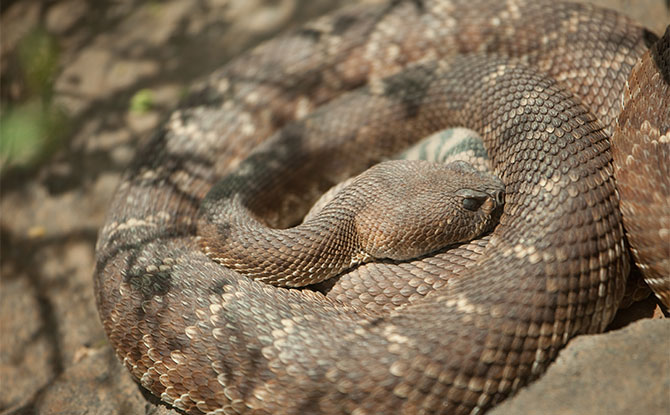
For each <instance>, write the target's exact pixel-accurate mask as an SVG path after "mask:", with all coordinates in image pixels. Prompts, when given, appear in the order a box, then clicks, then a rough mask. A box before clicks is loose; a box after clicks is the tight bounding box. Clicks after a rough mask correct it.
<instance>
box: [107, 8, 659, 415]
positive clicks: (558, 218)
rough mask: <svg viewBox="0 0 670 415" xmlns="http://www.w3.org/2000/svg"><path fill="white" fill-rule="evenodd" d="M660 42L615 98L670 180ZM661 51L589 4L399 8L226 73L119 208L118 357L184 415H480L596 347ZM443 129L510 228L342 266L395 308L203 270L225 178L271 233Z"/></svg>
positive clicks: (267, 50)
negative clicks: (470, 147)
mask: <svg viewBox="0 0 670 415" xmlns="http://www.w3.org/2000/svg"><path fill="white" fill-rule="evenodd" d="M669 36H670V34H668V33H667V32H666V35H665V36H664V38H663V40H662V41H661V42H659V43H657V44H656V46H654V49H653V51H652V53H651V54H649V55H648V57H647V58H646V59H645V61H644V62H646V65H653V67H654V68H655V69H652V70H648V69H644V68H643V70H641V71H640V72H638V74H639V76H638V77H637V78H636V79H633V78H631V79H632V80H631V83H630V85H629V88H628V89H627V91H629V92H630V96H631V97H632V98H631V102H632V101H635V100H637V99H638V98H637V97H638V96H640V95H642V96H645V97H647V98H648V99H650V100H651V101H652V104H650V105H651V106H650V108H653V109H654V111H660V115H659V116H658V118H655V119H650V120H642V121H644V122H643V123H642V124H641V125H642V127H641V128H642V129H643V131H644V133H645V136H646V137H651V139H649V140H647V141H649V142H654V141H655V142H656V143H657V144H655V145H656V146H657V147H659V146H660V147H662V148H663V149H664V150H663V152H661V151H659V152H657V154H659V155H660V157H661V160H660V163H661V164H663V166H662V167H661V168H664V169H666V171H667V165H668V163H667V162H668V158H667V157H668V156H667V155H668V152H667V146H668V138H667V137H668V136H667V134H668V133H667V131H668V125H667V120H668V119H670V117H668V116H665V115H667V112H668V102H669V100H668V88H667V85H668V77H667V74H668V67H669V65H668V61H669V59H668V42H669V41H668V37H669ZM654 41H655V36H654V35H653V34H651V33H649V32H648V31H646V30H644V29H642V28H640V27H638V26H636V25H635V24H633V23H632V22H631V21H629V20H628V19H626V18H624V17H622V16H619V15H617V14H616V13H614V12H610V11H606V10H601V9H598V8H594V7H590V6H585V5H579V4H567V3H555V2H543V1H530V0H529V1H522V0H508V1H484V0H467V1H459V0H434V1H430V0H408V1H391V2H390V3H389V4H386V5H376V6H371V5H364V6H357V7H353V8H349V9H345V10H342V11H340V12H337V13H334V14H333V15H331V16H328V17H326V18H323V19H320V20H317V21H315V22H314V23H312V24H310V25H307V26H306V27H304V28H303V29H301V30H299V31H297V32H296V33H294V34H291V35H288V36H284V37H281V38H278V39H275V40H272V41H270V42H268V43H266V44H264V45H261V46H260V47H258V48H256V49H255V50H253V51H251V52H249V53H247V54H245V55H243V56H241V57H240V58H238V59H236V60H234V61H233V62H231V63H230V64H228V65H227V66H225V67H224V68H223V69H222V70H221V71H219V72H218V73H216V74H214V75H213V76H212V77H211V78H210V79H209V80H208V81H207V82H206V83H205V84H203V85H202V86H201V87H200V88H199V89H198V90H197V91H196V92H195V93H193V94H192V95H191V97H190V98H189V99H188V100H186V101H185V102H184V104H183V105H182V107H181V108H180V109H179V110H177V111H176V112H174V113H173V114H172V116H171V117H170V119H169V120H168V121H167V122H166V123H165V124H164V125H163V127H162V128H161V129H160V130H159V131H158V132H157V133H156V134H155V135H154V136H153V137H152V138H151V139H150V140H149V141H148V142H147V143H146V144H145V145H144V146H143V147H142V148H141V149H140V151H139V153H138V155H137V157H136V158H135V161H134V162H133V163H132V165H131V166H130V167H129V169H128V171H127V173H126V175H125V176H124V179H123V181H122V184H121V185H120V187H119V189H118V190H117V192H116V194H115V196H114V199H113V201H112V204H111V207H110V213H109V217H108V219H107V222H106V225H105V226H104V227H103V229H102V230H101V232H100V236H99V240H98V244H97V248H96V250H97V268H96V273H95V283H96V297H97V302H98V309H99V312H100V316H101V319H102V322H103V324H104V326H105V329H106V332H107V334H108V336H109V339H110V342H111V344H112V346H113V347H114V349H115V350H116V352H117V354H118V356H119V357H120V358H121V359H122V361H123V363H124V364H125V366H126V367H127V368H128V369H129V370H130V372H131V373H132V375H133V376H134V377H135V378H136V379H137V380H138V381H139V382H140V383H141V384H142V386H143V387H145V388H147V389H148V390H150V391H151V392H152V393H153V394H155V395H156V396H158V397H160V399H162V400H163V401H165V402H167V403H169V404H171V405H174V406H175V407H178V408H181V409H183V410H185V411H186V412H188V413H192V414H200V413H226V414H228V413H267V414H280V413H355V414H359V415H360V414H373V413H407V414H410V413H449V414H463V413H481V412H483V411H484V410H485V409H487V408H489V407H491V406H493V405H494V404H496V403H497V402H499V401H501V400H502V399H504V398H505V397H506V396H508V395H510V394H511V393H513V392H514V391H516V390H517V389H518V388H519V387H521V386H523V385H524V384H526V383H527V382H529V381H530V380H532V379H534V378H536V377H537V376H539V375H540V374H541V373H542V372H543V371H544V369H545V368H546V366H547V365H548V364H549V363H550V362H551V361H552V359H553V358H554V357H555V356H556V354H557V352H558V350H559V349H560V348H561V347H563V346H564V345H565V344H566V343H567V342H568V340H570V338H572V337H573V336H575V335H578V334H583V333H594V332H599V331H602V330H603V329H604V328H605V326H606V325H607V324H608V322H609V321H610V320H611V318H612V316H613V314H614V312H615V310H616V308H617V304H618V302H619V300H620V299H621V296H622V295H623V288H624V284H625V280H626V277H627V273H628V270H629V262H628V254H627V248H626V242H625V240H624V233H623V227H622V224H621V214H620V212H619V209H618V205H619V201H618V192H617V189H616V187H615V181H614V177H613V175H612V172H613V168H612V164H611V158H612V157H611V155H610V151H609V146H610V144H609V140H608V137H609V136H610V135H611V133H612V131H613V130H614V129H615V126H616V120H617V116H618V114H619V112H620V105H621V102H622V96H624V95H623V93H624V89H625V87H626V81H627V78H628V75H629V73H630V72H631V69H632V67H633V65H634V64H635V63H636V61H637V60H638V58H639V57H640V56H642V55H643V54H644V53H645V51H647V49H648V47H649V46H650V45H652V44H654ZM644 62H643V64H645V63H644ZM645 74H648V75H645ZM659 74H660V75H659ZM650 76H651V80H650V79H648V78H649V77H650ZM649 82H652V84H651V85H655V86H653V88H655V89H654V92H653V93H650V92H649V88H650V86H649ZM654 82H655V84H654ZM636 91H637V92H636ZM626 100H628V98H626ZM650 112H651V111H646V112H643V113H642V114H643V115H648V114H649V113H650ZM664 114H665V115H664ZM639 116H640V115H639V113H632V114H630V115H629V118H628V120H629V121H624V124H625V125H623V124H622V127H627V126H630V127H632V128H635V127H636V125H638V124H640V123H637V124H636V121H638V120H637V117H639ZM654 122H658V123H659V124H660V125H652V124H653V123H654ZM645 123H646V124H645ZM459 125H460V126H466V127H469V128H472V129H474V130H476V131H479V132H480V134H482V136H483V138H484V142H485V145H486V148H487V151H488V153H489V156H490V159H491V162H492V165H493V167H494V169H495V172H496V173H497V174H498V175H499V177H500V178H501V179H502V180H503V182H504V183H505V188H506V189H505V190H506V196H505V207H504V212H503V213H502V216H501V217H500V222H499V225H498V226H497V227H496V229H495V230H494V231H493V233H492V235H491V236H490V237H487V238H485V239H483V240H477V241H473V242H472V243H469V244H465V245H462V246H460V247H459V248H457V249H455V250H452V251H444V252H439V253H438V254H435V255H431V256H428V257H422V258H419V259H416V260H411V261H406V262H404V263H402V264H393V263H390V262H382V263H380V264H374V263H371V264H367V265H363V266H361V267H359V268H357V269H356V272H359V273H361V272H368V273H371V274H375V275H376V274H379V273H389V272H390V273H391V274H392V275H391V276H390V278H391V279H392V280H393V279H394V278H395V280H393V281H394V282H393V283H390V284H389V285H387V286H385V287H384V289H383V291H384V293H385V294H386V295H388V296H389V298H391V299H392V300H393V301H395V299H396V298H401V301H399V303H403V302H404V303H405V305H403V306H402V307H400V308H398V309H396V310H393V311H390V312H386V313H382V314H373V313H371V312H369V311H368V308H369V307H367V306H366V305H365V304H362V305H361V304H358V303H357V304H349V305H347V304H343V303H340V302H338V301H336V300H333V299H331V298H328V297H325V296H324V295H322V294H320V293H314V292H312V291H309V290H302V291H299V290H295V289H284V288H276V287H271V286H269V285H266V284H263V283H260V282H256V281H252V280H249V279H248V278H246V277H243V276H241V275H239V274H237V273H235V272H233V271H230V270H228V269H226V268H225V267H222V266H220V265H219V264H217V263H215V262H213V261H212V260H210V259H209V258H208V257H207V256H206V255H205V254H204V253H202V252H201V250H200V246H199V241H198V239H197V222H198V215H199V209H200V202H201V201H202V200H203V198H204V197H205V195H206V194H207V192H208V191H209V189H210V188H211V187H212V186H213V185H214V183H216V182H217V181H218V180H220V179H221V178H222V177H223V176H224V175H226V174H232V176H227V177H233V178H237V179H239V180H241V181H244V180H245V177H246V178H248V177H254V178H259V177H260V179H259V180H257V181H256V180H254V181H253V182H250V183H246V182H245V183H246V184H247V185H248V186H251V187H252V189H251V190H252V191H257V192H259V195H260V196H258V198H257V199H256V200H257V201H256V202H255V203H254V206H253V207H252V208H251V209H252V210H253V213H254V215H256V216H257V217H258V218H262V219H263V220H264V221H265V222H266V223H267V224H269V225H272V226H277V227H285V226H289V225H292V224H295V223H297V222H298V221H299V219H300V217H301V216H302V215H303V214H304V212H305V211H306V209H307V208H308V205H309V203H310V202H312V201H313V200H314V199H315V198H316V197H317V195H318V194H319V193H320V192H322V191H324V190H325V189H327V188H328V187H330V186H331V185H333V184H334V183H336V182H339V181H341V180H342V179H344V178H346V177H348V176H351V175H354V174H356V173H359V172H361V171H362V170H364V169H365V168H367V167H369V166H371V165H373V164H375V163H377V162H379V161H381V160H383V159H385V158H386V157H388V156H389V155H391V154H393V153H395V152H396V151H398V150H400V149H402V148H404V147H405V146H407V145H409V144H411V143H413V142H414V141H416V140H417V139H419V138H421V137H423V136H426V135H428V134H430V133H432V132H434V131H437V130H440V129H443V128H446V127H449V126H459ZM656 131H658V133H656ZM624 140H625V138H624ZM647 153H649V152H647ZM646 156H647V155H645V157H646ZM633 157H635V156H633ZM242 160H245V161H244V162H242V164H240V162H241V161H242ZM345 161H346V163H345ZM238 167H239V168H238ZM236 168H237V170H236ZM259 171H261V172H262V174H260V173H258V172H259ZM667 177H668V175H665V176H664V178H663V176H661V179H660V180H665V182H662V183H659V184H658V185H656V188H658V189H661V190H664V191H666V192H665V195H666V196H660V197H661V200H663V199H662V198H663V197H666V198H667V194H668V193H667V189H668V188H669V187H670V186H668V184H667V180H668V179H667ZM645 184H646V183H644V181H643V183H639V185H637V187H638V188H639V187H640V186H642V185H645ZM665 200H667V199H665ZM663 208H665V209H666V210H664V211H663V212H667V202H666V205H665V207H664V206H663V204H661V207H660V209H663ZM631 209H632V210H633V211H635V209H636V207H635V206H634V205H633V206H632V208H631ZM625 212H626V211H625V210H624V215H627V214H626V213H625ZM661 216H663V215H661ZM624 219H625V218H624ZM666 223H667V222H666ZM626 226H628V225H626ZM644 226H648V225H644ZM663 226H665V225H663ZM645 229H647V228H645ZM656 229H659V226H656ZM665 232H666V233H667V228H665ZM663 235H664V234H663V233H662V232H661V233H658V234H656V235H655V236H654V235H652V236H653V237H656V238H658V237H663ZM632 239H633V238H631V240H632ZM637 257H638V258H641V259H642V260H644V254H639V255H638V256H637ZM665 257H666V258H667V252H666V256H665ZM666 264H667V262H666ZM447 274H453V275H451V276H453V278H449V279H448V280H447V281H446V282H445V278H443V277H444V276H445V275H447ZM359 275H360V274H359ZM667 275H668V273H667V268H666V273H665V274H662V273H661V274H660V277H657V278H656V277H655V279H656V280H657V282H658V284H653V285H652V286H653V287H656V289H657V290H659V292H667V289H668V285H669V284H668V278H667ZM347 278H349V277H347V276H343V277H341V278H340V280H339V281H338V283H341V284H343V285H346V284H350V285H351V284H355V283H356V282H355V281H358V277H351V279H349V280H347ZM402 279H405V281H406V284H405V285H399V284H396V283H397V282H398V281H400V280H402ZM370 290H371V292H372V294H370V295H369V297H371V298H373V299H377V298H379V297H378V296H377V297H375V295H374V294H375V290H379V288H374V287H371V288H370ZM394 290H395V291H394ZM664 290H665V291H664ZM334 291H336V290H335V289H333V291H331V292H334ZM329 295H330V294H329ZM662 295H663V294H662ZM665 298H667V297H665ZM373 302H374V300H373Z"/></svg>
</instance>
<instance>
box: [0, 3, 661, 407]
mask: <svg viewBox="0 0 670 415" xmlns="http://www.w3.org/2000/svg"><path fill="white" fill-rule="evenodd" d="M353 1H354V0H342V1H329V0H311V1H310V0H278V1H272V2H268V1H263V0H168V1H163V2H139V1H130V2H85V1H83V0H57V1H51V2H42V1H39V0H25V1H21V2H16V1H14V2H11V1H7V2H4V3H3V4H2V15H1V16H0V19H1V20H0V30H1V31H2V42H1V43H0V55H1V58H2V59H1V62H2V63H1V66H0V68H1V72H2V73H1V77H2V88H0V96H1V98H2V103H3V108H4V105H5V104H6V103H10V104H11V103H15V102H19V101H20V100H21V99H23V97H25V95H26V90H27V89H28V86H27V85H26V83H25V82H24V81H25V80H24V79H23V78H22V77H21V76H20V74H18V75H17V73H18V72H17V69H16V68H17V67H18V66H17V65H15V64H14V62H15V61H16V57H17V54H18V52H17V49H18V48H19V46H18V45H20V44H21V39H22V38H24V36H26V35H27V34H29V33H30V32H31V31H32V30H33V29H34V28H36V27H37V28H41V29H42V30H44V31H46V33H48V34H49V35H50V36H52V37H53V38H54V39H55V42H56V44H57V45H58V48H59V51H60V52H59V55H58V59H59V60H58V71H57V73H56V75H55V79H54V82H53V91H52V97H51V98H52V101H53V104H54V105H55V106H58V108H59V109H61V110H62V111H63V112H64V113H66V114H67V117H68V134H67V137H66V138H65V141H64V142H63V143H62V145H61V146H60V148H59V149H58V151H56V152H55V154H53V155H52V156H50V157H49V158H47V159H45V160H43V161H42V162H41V163H40V164H39V165H37V166H34V167H30V168H22V169H12V170H9V171H7V172H6V173H3V176H2V178H1V179H0V180H1V181H0V190H1V200H0V211H1V212H2V214H1V216H0V386H2V390H3V393H2V394H0V414H2V415H9V414H26V415H27V414H75V413H88V414H168V413H169V414H177V412H176V411H174V410H171V409H168V408H166V407H165V406H164V405H162V404H160V403H158V401H157V400H156V399H154V398H153V397H151V396H149V395H146V394H143V393H142V391H141V389H140V388H138V387H137V385H136V384H135V383H134V382H133V381H132V379H131V377H130V375H129V374H128V373H127V371H126V370H125V369H124V368H123V367H122V366H121V364H120V363H119V362H118V360H117V359H116V357H115V356H114V353H113V352H112V350H111V348H110V347H109V344H108V343H107V340H106V337H105V334H104V331H103V330H102V326H101V324H100V322H99V319H98V316H97V311H96V308H95V300H94V295H93V284H92V277H91V276H92V274H93V266H94V245H95V240H96V233H97V230H98V228H99V227H100V226H101V225H102V223H103V221H104V217H105V212H106V209H107V207H108V206H107V204H108V201H109V200H110V198H111V195H112V193H113V192H114V189H115V187H116V186H117V184H118V181H119V178H120V175H121V173H122V171H123V169H124V167H125V165H126V164H127V163H128V162H129V160H130V159H131V158H132V156H133V154H134V149H135V148H136V146H137V141H138V140H140V139H142V138H143V137H146V136H147V135H148V134H149V133H150V131H152V129H154V128H155V127H156V125H157V124H158V122H159V121H160V120H161V119H162V118H164V117H165V116H166V115H167V114H168V113H169V111H170V109H171V108H173V107H174V106H175V105H176V103H177V101H178V99H179V98H180V97H181V96H182V95H183V93H184V91H185V90H187V89H188V87H189V85H190V84H192V83H193V82H194V81H195V80H197V79H199V78H202V77H204V76H206V75H207V74H209V73H211V72H212V71H213V70H215V69H216V68H217V67H220V66H221V65H222V64H223V63H225V62H226V61H227V60H228V59H230V58H231V57H232V56H234V55H236V54H238V53H240V52H241V51H243V50H245V49H247V48H249V47H251V46H252V45H254V44H256V43H258V42H259V41H261V40H262V39H264V38H267V37H270V36H272V35H273V34H275V33H277V32H278V31H280V30H284V29H287V28H290V27H294V26H296V25H297V24H299V23H300V22H302V21H305V20H306V19H308V18H310V17H312V16H315V15H318V14H321V13H324V12H326V11H328V10H329V9H332V8H334V7H337V6H340V5H343V4H346V3H351V2H353ZM594 2H596V3H599V4H601V5H602V4H607V5H609V6H610V7H617V8H619V9H620V10H623V11H624V12H625V13H627V14H629V15H631V16H633V17H634V18H636V19H638V20H640V21H642V22H643V23H644V24H646V25H647V26H648V27H651V28H653V29H654V30H655V31H656V32H659V33H660V32H661V31H662V30H663V28H664V26H665V25H666V24H667V22H668V21H670V13H669V12H668V9H667V8H666V6H665V5H664V0H641V1H638V2H634V6H633V5H632V4H633V3H631V2H628V1H624V0H620V1H617V0H597V1H594ZM194 62H197V64H194ZM142 91H144V92H142ZM147 91H148V92H147ZM138 96H145V97H149V98H146V99H147V100H148V102H149V104H147V109H146V110H138V109H137V108H134V107H135V104H134V102H135V99H136V98H137V97H138ZM653 307H654V304H653V302H651V303H649V302H648V303H647V304H646V305H645V306H642V307H641V308H640V307H638V308H639V311H640V313H639V314H638V316H637V317H635V318H640V316H642V317H649V316H651V315H652V313H653ZM628 319H629V320H630V319H631V318H630V314H629V316H628ZM624 324H626V321H625V319H623V318H622V319H620V323H619V326H621V325H624ZM667 326H668V322H667V321H665V322H660V323H659V322H646V321H645V322H643V323H634V324H633V325H631V326H630V327H628V328H625V329H624V330H621V331H614V332H612V333H609V334H606V335H600V336H594V337H589V338H578V339H576V340H575V341H574V342H573V343H572V344H571V345H570V346H569V347H568V348H567V349H566V350H565V351H564V352H563V353H562V354H561V357H560V359H559V362H558V363H557V365H555V366H556V368H552V369H551V370H550V373H552V372H553V371H559V370H562V369H560V368H561V367H562V366H560V365H562V364H566V365H568V364H569V363H570V362H574V364H575V366H566V367H575V368H583V369H582V370H581V371H580V372H576V370H577V369H575V371H572V372H571V371H570V370H569V369H565V370H566V372H559V374H558V375H554V376H558V380H555V381H553V382H559V383H558V384H556V383H553V385H567V384H573V383H574V384H575V385H579V386H578V389H581V390H582V391H583V392H584V393H590V391H591V390H593V391H596V390H600V389H599V388H602V389H603V390H609V395H618V396H616V398H620V399H614V400H612V401H608V402H612V404H611V405H612V406H608V407H607V408H610V409H612V408H614V409H612V411H613V412H608V413H625V412H621V411H623V410H624V409H625V408H630V406H626V405H628V404H629V403H630V402H629V401H626V399H625V395H624V394H623V392H622V390H621V388H624V387H625V389H626V391H628V390H629V389H632V387H631V386H630V385H634V386H636V387H637V388H638V389H639V390H640V391H641V393H642V395H639V394H638V395H636V396H638V398H637V399H638V403H639V402H641V401H653V400H654V399H656V398H655V397H657V396H658V395H656V394H657V393H661V392H662V391H663V390H662V389H659V388H665V391H666V392H667V393H666V396H670V390H669V386H668V385H669V384H670V383H669V381H668V376H670V374H669V372H670V370H669V369H668V366H667V363H668V359H670V356H669V355H668V352H667V345H668V344H670V338H668V331H667ZM659 327H660V328H659ZM656 330H658V333H657V332H656ZM664 330H665V331H664ZM610 336H613V337H612V340H609V339H610ZM663 336H665V345H666V349H665V350H666V354H665V360H664V359H663V356H662V355H659V354H658V353H662V350H663V349H660V350H661V352H659V351H658V350H659V349H658V346H659V342H661V345H662V342H663V340H664V338H663ZM626 342H628V343H630V344H634V345H635V346H634V347H632V348H630V349H627V350H631V351H632V352H635V353H632V352H629V354H627V352H625V351H623V350H622V351H618V350H619V349H618V348H615V345H620V344H622V343H626ZM610 343H611V344H610ZM573 348H574V349H575V350H574V351H573ZM589 350H592V352H593V353H595V354H596V355H601V354H604V353H607V354H606V356H611V357H610V358H608V359H606V360H604V359H601V360H600V361H598V362H601V361H603V360H604V362H603V363H604V365H603V366H605V368H603V367H602V366H598V367H597V368H596V367H593V365H602V363H595V362H596V360H594V359H593V358H592V357H591V352H587V351H589ZM626 356H631V358H630V359H629V360H631V363H632V362H635V361H641V362H645V363H649V362H653V360H650V359H652V358H653V359H657V360H656V361H658V365H659V366H658V371H657V372H655V373H656V374H657V375H658V377H656V376H657V375H653V374H650V372H647V371H643V372H632V371H631V369H628V366H625V365H624V364H625V362H624V360H626V359H624V358H625V357H626ZM634 356H636V357H634ZM645 356H646V357H645ZM652 356H653V357H652ZM659 359H660V360H659ZM663 362H665V366H663V365H662V363H663ZM620 365H621V366H620ZM642 366H643V367H646V366H645V365H642ZM647 366H648V365H647ZM586 368H590V369H588V371H593V373H596V374H598V375H599V377H597V378H596V379H594V382H591V381H588V382H587V378H586V377H585V375H584V373H585V371H586V370H587V369H586ZM616 368H620V369H621V371H623V372H624V373H625V374H626V376H624V378H623V379H624V381H625V382H626V383H624V384H621V383H617V382H620V380H621V378H617V377H616V376H618V375H617V373H618V372H616V371H614V372H607V373H606V372H604V371H603V372H601V371H600V370H604V369H616ZM647 369H649V368H647ZM644 370H646V369H644ZM563 373H565V374H563ZM576 373H581V375H579V376H578V375H577V374H576ZM659 373H660V375H659ZM612 376H614V377H612ZM547 379H549V380H547ZM551 379H552V378H551V377H550V375H549V374H548V375H547V376H546V377H543V378H542V379H540V380H539V381H538V382H536V383H535V384H533V385H532V386H531V387H529V388H528V389H527V392H526V391H522V392H521V393H520V394H519V395H518V396H517V397H516V398H514V399H513V400H510V401H509V403H507V404H505V405H517V403H516V402H524V401H525V402H527V405H530V407H533V405H535V407H537V408H544V412H542V413H558V412H554V409H556V411H558V409H559V408H562V406H560V405H561V403H562V399H563V398H560V397H559V396H557V397H555V398H553V397H552V398H550V396H553V395H549V392H546V393H545V392H541V391H540V389H538V388H541V387H542V386H541V385H542V384H543V383H544V382H550V381H551ZM561 382H562V383H561ZM578 382H579V383H578ZM557 388H558V386H550V387H549V389H548V390H554V389H557ZM535 390H538V392H537V393H539V395H537V393H536V394H535V395H534V396H535V397H533V395H532V393H534V391H535ZM554 392H556V393H558V390H554ZM645 392H646V393H647V394H645ZM566 395H567V396H568V397H569V398H570V399H569V400H574V401H575V402H577V398H576V393H570V394H566ZM564 396H565V395H564ZM597 396H601V395H597ZM640 400H641V401H640ZM587 401H589V398H588V396H586V395H585V398H584V401H582V402H583V405H584V406H580V407H579V408H580V410H577V411H573V413H575V412H577V413H590V411H591V407H590V406H587V405H589V402H587ZM665 402H667V401H665ZM661 403H664V402H661ZM617 404H621V405H622V406H620V407H616V408H619V409H621V411H619V412H617V411H616V408H615V407H614V406H613V405H617ZM519 405H521V403H519ZM543 405H554V406H543ZM666 407H667V406H666ZM505 408H507V406H502V407H501V408H500V411H505V410H507V411H510V412H504V413H524V412H527V411H526V409H520V408H522V407H520V406H513V407H510V408H519V409H505ZM524 408H525V407H524ZM582 408H583V409H584V410H581V409H582ZM586 408H588V409H586ZM636 408H638V409H639V408H642V407H641V406H636ZM636 412H637V411H636ZM500 413H503V412H500ZM529 413H530V412H529ZM538 413H539V412H538ZM640 413H644V412H640ZM648 413H654V412H648Z"/></svg>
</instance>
